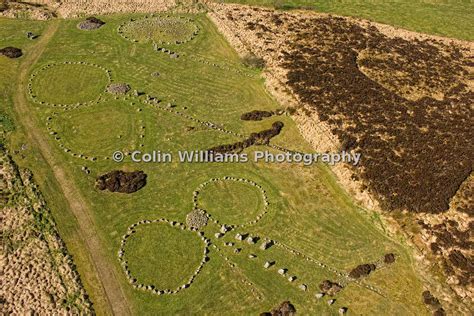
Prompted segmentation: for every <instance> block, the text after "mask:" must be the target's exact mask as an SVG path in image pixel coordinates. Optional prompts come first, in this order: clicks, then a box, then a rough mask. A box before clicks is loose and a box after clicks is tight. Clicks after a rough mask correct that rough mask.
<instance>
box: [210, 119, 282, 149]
mask: <svg viewBox="0 0 474 316" xmlns="http://www.w3.org/2000/svg"><path fill="white" fill-rule="evenodd" d="M283 126H284V124H283V122H280V121H277V122H274V123H273V124H272V127H271V128H269V129H266V130H263V131H261V132H258V133H252V134H250V136H249V137H248V138H247V139H245V140H243V141H241V142H237V143H233V144H227V145H220V146H216V147H213V148H211V149H209V151H212V152H214V153H221V154H223V153H233V152H242V150H244V149H245V148H248V147H250V146H254V145H268V144H269V143H270V140H271V139H272V138H273V137H275V136H277V135H278V134H280V132H281V130H282V129H283Z"/></svg>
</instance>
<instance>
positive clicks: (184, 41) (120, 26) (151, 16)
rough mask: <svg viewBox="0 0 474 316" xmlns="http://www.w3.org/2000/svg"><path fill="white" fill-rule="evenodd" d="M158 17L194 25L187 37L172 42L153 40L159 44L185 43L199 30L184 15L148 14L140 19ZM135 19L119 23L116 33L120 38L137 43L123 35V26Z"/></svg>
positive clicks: (135, 40)
mask: <svg viewBox="0 0 474 316" xmlns="http://www.w3.org/2000/svg"><path fill="white" fill-rule="evenodd" d="M158 18H163V19H168V20H173V19H174V20H175V21H176V22H178V21H180V20H185V22H186V23H189V24H191V25H193V26H194V31H193V32H192V35H191V36H190V37H188V38H187V39H184V40H181V41H178V40H176V41H174V42H173V43H172V42H165V41H156V40H155V41H154V42H155V43H157V44H161V45H165V44H167V45H172V44H175V45H181V44H185V43H187V42H189V41H192V40H193V39H194V38H195V37H196V36H197V35H198V34H199V31H200V30H199V26H197V25H196V24H195V23H194V21H193V20H192V19H189V18H186V17H183V16H177V17H174V16H171V15H165V16H160V15H154V14H152V15H150V16H145V17H143V18H142V20H147V19H158ZM136 21H137V20H135V19H130V20H129V21H126V22H124V23H122V24H121V25H119V27H118V29H117V32H118V34H119V35H120V36H121V37H122V38H124V39H126V40H128V41H130V42H134V43H138V42H139V40H137V39H134V38H130V37H128V36H127V35H125V33H124V28H125V27H127V26H128V25H129V24H130V23H133V22H136Z"/></svg>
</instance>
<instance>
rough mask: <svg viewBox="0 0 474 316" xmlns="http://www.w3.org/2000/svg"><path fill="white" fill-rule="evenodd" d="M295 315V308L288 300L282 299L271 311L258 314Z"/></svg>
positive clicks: (270, 315) (274, 315) (263, 315)
mask: <svg viewBox="0 0 474 316" xmlns="http://www.w3.org/2000/svg"><path fill="white" fill-rule="evenodd" d="M293 315H296V308H295V306H293V304H291V303H290V301H284V302H283V303H281V304H280V305H279V306H277V307H275V308H274V309H272V311H271V312H264V313H261V314H260V316H293Z"/></svg>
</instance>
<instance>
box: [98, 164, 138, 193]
mask: <svg viewBox="0 0 474 316" xmlns="http://www.w3.org/2000/svg"><path fill="white" fill-rule="evenodd" d="M146 178H147V175H146V174H145V173H144V172H143V171H133V172H126V171H122V170H114V171H111V172H109V173H106V174H104V175H101V176H99V177H98V178H97V180H96V187H97V188H98V189H99V190H109V191H110V192H119V193H134V192H137V191H138V190H140V189H141V188H143V187H144V186H145V185H146Z"/></svg>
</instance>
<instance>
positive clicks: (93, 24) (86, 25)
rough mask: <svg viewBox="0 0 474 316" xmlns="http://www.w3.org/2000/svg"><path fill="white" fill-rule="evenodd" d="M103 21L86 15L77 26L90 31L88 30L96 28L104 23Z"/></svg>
mask: <svg viewBox="0 0 474 316" xmlns="http://www.w3.org/2000/svg"><path fill="white" fill-rule="evenodd" d="M104 24H105V22H104V21H102V20H99V19H98V18H95V17H93V16H92V17H88V18H87V19H86V20H85V21H82V22H80V23H79V24H78V25H77V27H78V28H79V29H81V30H85V31H90V30H97V29H99V28H101V27H102V25H104Z"/></svg>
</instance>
